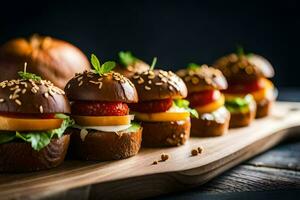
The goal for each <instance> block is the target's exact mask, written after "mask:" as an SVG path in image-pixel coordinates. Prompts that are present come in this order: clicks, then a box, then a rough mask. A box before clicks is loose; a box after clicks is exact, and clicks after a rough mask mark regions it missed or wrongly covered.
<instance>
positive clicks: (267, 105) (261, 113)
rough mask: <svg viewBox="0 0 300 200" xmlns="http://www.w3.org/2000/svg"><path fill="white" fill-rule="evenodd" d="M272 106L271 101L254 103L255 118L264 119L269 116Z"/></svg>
mask: <svg viewBox="0 0 300 200" xmlns="http://www.w3.org/2000/svg"><path fill="white" fill-rule="evenodd" d="M272 105H273V100H270V99H267V98H266V99H263V100H261V101H259V102H256V106H257V107H256V116H255V118H262V117H266V116H268V115H269V114H270V112H271V108H272Z"/></svg>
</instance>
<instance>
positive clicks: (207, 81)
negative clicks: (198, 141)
mask: <svg viewBox="0 0 300 200" xmlns="http://www.w3.org/2000/svg"><path fill="white" fill-rule="evenodd" d="M177 75H178V76H180V77H181V78H182V79H183V80H184V82H185V84H186V86H187V89H188V97H187V100H188V101H189V102H190V105H191V107H192V108H194V109H195V110H197V112H198V113H199V118H198V119H197V118H192V120H191V121H192V128H191V135H192V136H200V137H203V136H204V137H207V136H220V135H223V134H225V133H226V132H227V130H228V126H229V120H230V113H229V112H228V110H227V109H226V108H225V106H224V103H225V98H224V95H223V94H221V92H220V90H224V89H226V88H227V81H226V79H225V77H224V76H223V74H222V72H221V71H219V70H217V69H214V68H212V67H208V66H207V65H202V66H199V65H197V64H190V65H189V66H188V68H187V69H182V70H179V71H178V72H177Z"/></svg>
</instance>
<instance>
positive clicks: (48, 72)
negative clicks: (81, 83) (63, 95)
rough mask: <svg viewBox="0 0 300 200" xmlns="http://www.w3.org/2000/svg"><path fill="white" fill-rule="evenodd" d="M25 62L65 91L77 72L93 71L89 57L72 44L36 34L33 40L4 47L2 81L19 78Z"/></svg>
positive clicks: (0, 66) (0, 54) (0, 62)
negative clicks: (18, 73)
mask: <svg viewBox="0 0 300 200" xmlns="http://www.w3.org/2000/svg"><path fill="white" fill-rule="evenodd" d="M24 62H27V63H28V66H30V71H31V72H32V73H35V74H37V75H40V76H42V77H44V78H45V79H47V80H50V81H52V82H53V83H54V84H55V85H57V86H58V87H60V88H64V87H65V85H66V83H67V81H68V80H70V78H71V77H72V76H74V74H75V73H76V72H81V71H83V70H87V69H90V64H89V61H88V59H87V58H86V56H85V55H84V54H83V53H82V52H81V51H80V50H79V49H78V48H77V47H75V46H73V45H72V44H70V43H68V42H65V41H62V40H58V39H54V38H51V37H43V36H37V35H33V36H31V37H30V38H28V39H27V38H16V39H13V40H10V41H8V42H7V43H5V44H4V45H3V46H2V47H1V48H0V74H1V76H0V80H1V81H3V80H10V79H16V78H18V77H17V72H18V71H22V70H23V69H22V68H23V65H24Z"/></svg>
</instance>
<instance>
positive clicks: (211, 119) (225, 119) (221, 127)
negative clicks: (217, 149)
mask: <svg viewBox="0 0 300 200" xmlns="http://www.w3.org/2000/svg"><path fill="white" fill-rule="evenodd" d="M229 121H230V113H229V111H228V110H227V109H226V108H225V107H222V108H219V109H218V110H216V111H214V112H213V113H204V114H200V115H199V118H198V119H197V118H192V119H191V122H192V128H191V136H195V137H213V136H221V135H224V134H225V133H227V131H228V127H229Z"/></svg>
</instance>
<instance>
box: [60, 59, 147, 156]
mask: <svg viewBox="0 0 300 200" xmlns="http://www.w3.org/2000/svg"><path fill="white" fill-rule="evenodd" d="M91 63H92V65H93V67H94V70H90V71H84V72H83V73H78V74H76V75H75V77H74V78H72V79H71V80H70V81H69V82H68V83H67V85H66V87H65V92H66V95H67V97H68V98H69V100H70V101H71V113H72V117H73V119H74V120H75V122H76V124H75V125H74V128H73V130H72V137H71V146H70V149H71V153H72V154H74V156H75V157H77V158H80V159H84V160H99V161H105V160H114V159H123V158H127V157H130V156H133V155H135V154H137V153H138V151H139V149H140V146H141V139H142V128H141V127H140V125H139V124H136V123H133V122H132V119H133V115H129V108H128V105H127V104H128V103H136V102H137V101H138V96H137V92H136V89H135V87H134V85H133V84H132V83H131V82H130V80H128V79H127V78H125V77H124V76H122V75H120V74H119V73H117V72H114V71H111V70H112V69H113V68H114V66H115V62H111V61H109V62H105V63H104V64H102V65H100V62H99V60H98V59H97V57H96V56H95V55H92V58H91Z"/></svg>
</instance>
